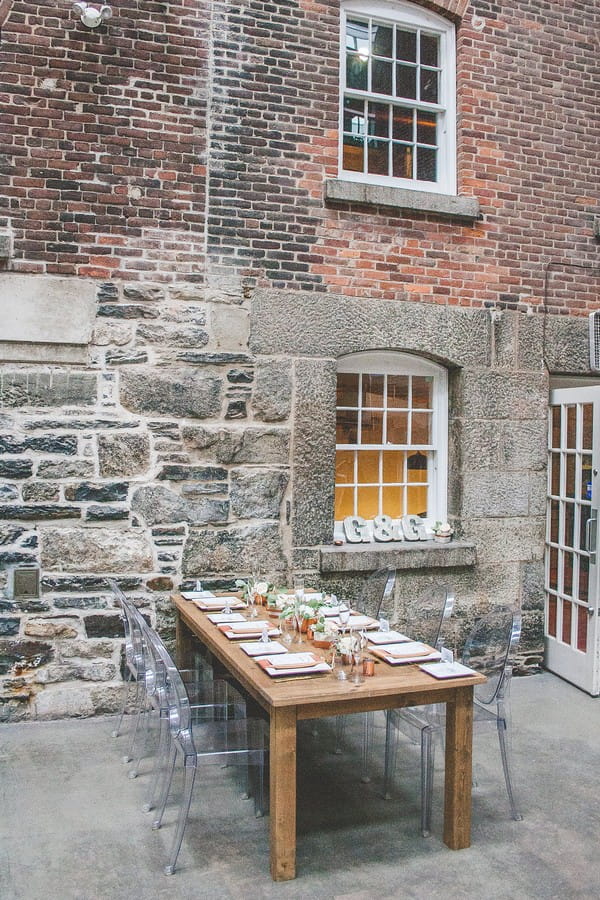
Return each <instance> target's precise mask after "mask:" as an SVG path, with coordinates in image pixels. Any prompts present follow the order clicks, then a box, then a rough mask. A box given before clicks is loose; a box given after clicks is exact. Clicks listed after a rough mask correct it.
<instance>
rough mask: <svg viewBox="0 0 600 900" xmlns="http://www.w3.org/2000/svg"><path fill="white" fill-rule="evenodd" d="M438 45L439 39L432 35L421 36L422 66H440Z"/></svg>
mask: <svg viewBox="0 0 600 900" xmlns="http://www.w3.org/2000/svg"><path fill="white" fill-rule="evenodd" d="M438 44H439V38H437V37H434V36H433V35H431V34H422V35H421V65H422V66H437V65H438Z"/></svg>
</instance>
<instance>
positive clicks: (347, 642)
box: [337, 634, 359, 654]
mask: <svg viewBox="0 0 600 900" xmlns="http://www.w3.org/2000/svg"><path fill="white" fill-rule="evenodd" d="M337 648H338V651H339V652H340V653H343V654H349V653H354V652H355V651H356V650H358V649H359V646H358V641H357V639H356V638H355V637H354V635H353V634H348V635H345V636H344V637H341V638H339V639H338V642H337Z"/></svg>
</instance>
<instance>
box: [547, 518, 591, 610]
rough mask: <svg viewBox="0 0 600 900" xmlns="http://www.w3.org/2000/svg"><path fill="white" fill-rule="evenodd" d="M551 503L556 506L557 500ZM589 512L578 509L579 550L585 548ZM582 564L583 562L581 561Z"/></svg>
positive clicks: (582, 598)
mask: <svg viewBox="0 0 600 900" xmlns="http://www.w3.org/2000/svg"><path fill="white" fill-rule="evenodd" d="M552 503H553V504H554V503H556V505H557V506H558V500H553V501H552ZM591 512H592V510H591V507H589V506H580V507H579V549H581V548H582V547H585V534H586V531H587V523H588V521H589V518H590V515H591ZM582 564H583V561H582ZM579 597H580V599H581V600H584V599H586V597H587V595H586V597H581V594H579Z"/></svg>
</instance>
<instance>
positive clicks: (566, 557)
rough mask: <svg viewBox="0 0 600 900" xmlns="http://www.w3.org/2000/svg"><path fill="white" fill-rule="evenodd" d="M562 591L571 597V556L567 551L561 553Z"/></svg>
mask: <svg viewBox="0 0 600 900" xmlns="http://www.w3.org/2000/svg"><path fill="white" fill-rule="evenodd" d="M563 591H564V593H565V594H568V595H569V596H572V595H573V554H572V553H569V552H567V551H564V552H563ZM569 605H570V604H569Z"/></svg>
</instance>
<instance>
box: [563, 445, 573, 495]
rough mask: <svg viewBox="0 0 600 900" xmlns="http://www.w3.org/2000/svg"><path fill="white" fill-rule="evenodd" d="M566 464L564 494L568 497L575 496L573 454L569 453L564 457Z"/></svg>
mask: <svg viewBox="0 0 600 900" xmlns="http://www.w3.org/2000/svg"><path fill="white" fill-rule="evenodd" d="M565 462H566V464H567V481H566V485H565V496H566V497H569V498H574V497H575V456H574V454H572V453H571V454H570V455H569V456H567V457H566V459H565Z"/></svg>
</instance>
